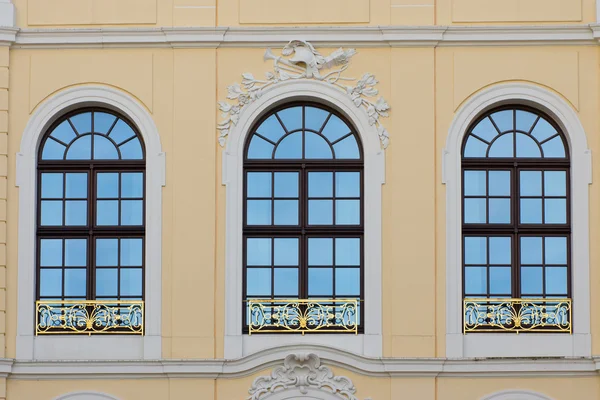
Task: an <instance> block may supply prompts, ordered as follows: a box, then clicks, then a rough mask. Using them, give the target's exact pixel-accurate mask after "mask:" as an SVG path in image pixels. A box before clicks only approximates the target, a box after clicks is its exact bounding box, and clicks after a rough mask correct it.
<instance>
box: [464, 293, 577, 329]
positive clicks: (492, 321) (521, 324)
mask: <svg viewBox="0 0 600 400" xmlns="http://www.w3.org/2000/svg"><path fill="white" fill-rule="evenodd" d="M490 331H493V332H499V331H508V332H515V333H517V334H518V333H520V332H529V331H534V332H565V333H572V327H571V299H552V298H545V299H510V298H497V299H487V298H471V299H465V300H464V333H468V332H490Z"/></svg>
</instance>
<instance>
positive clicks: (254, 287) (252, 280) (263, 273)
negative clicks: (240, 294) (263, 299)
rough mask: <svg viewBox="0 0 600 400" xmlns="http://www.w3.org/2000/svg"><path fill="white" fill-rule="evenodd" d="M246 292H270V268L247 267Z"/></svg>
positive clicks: (261, 293) (268, 293)
mask: <svg viewBox="0 0 600 400" xmlns="http://www.w3.org/2000/svg"><path fill="white" fill-rule="evenodd" d="M246 284H247V286H246V294H247V295H248V296H269V295H270V294H271V269H270V268H248V269H247V270H246Z"/></svg>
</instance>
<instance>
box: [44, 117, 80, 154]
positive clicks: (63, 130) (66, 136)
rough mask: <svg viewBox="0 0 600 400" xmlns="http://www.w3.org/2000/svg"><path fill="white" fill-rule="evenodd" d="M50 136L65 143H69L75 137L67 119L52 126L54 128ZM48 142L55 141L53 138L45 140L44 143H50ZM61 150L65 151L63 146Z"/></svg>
mask: <svg viewBox="0 0 600 400" xmlns="http://www.w3.org/2000/svg"><path fill="white" fill-rule="evenodd" d="M50 136H52V137H53V138H56V139H58V140H60V141H61V142H63V143H65V144H69V143H71V142H72V141H73V140H74V139H75V138H76V135H75V131H73V128H71V124H69V121H63V122H61V123H60V125H58V126H57V127H56V128H54V130H53V131H52V133H51V134H50ZM50 142H53V143H56V142H55V141H54V140H48V141H46V143H50ZM44 150H45V149H44ZM62 151H63V152H64V151H65V148H64V147H62ZM61 158H62V155H61Z"/></svg>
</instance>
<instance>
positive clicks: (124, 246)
mask: <svg viewBox="0 0 600 400" xmlns="http://www.w3.org/2000/svg"><path fill="white" fill-rule="evenodd" d="M121 266H126V267H128V266H142V239H141V238H134V239H121Z"/></svg>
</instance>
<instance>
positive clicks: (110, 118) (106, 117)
mask: <svg viewBox="0 0 600 400" xmlns="http://www.w3.org/2000/svg"><path fill="white" fill-rule="evenodd" d="M116 119H117V117H115V116H114V115H111V114H107V113H103V112H95V113H94V132H96V133H105V134H106V133H108V131H109V130H110V128H111V127H112V125H113V124H114V122H115V120H116Z"/></svg>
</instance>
